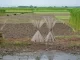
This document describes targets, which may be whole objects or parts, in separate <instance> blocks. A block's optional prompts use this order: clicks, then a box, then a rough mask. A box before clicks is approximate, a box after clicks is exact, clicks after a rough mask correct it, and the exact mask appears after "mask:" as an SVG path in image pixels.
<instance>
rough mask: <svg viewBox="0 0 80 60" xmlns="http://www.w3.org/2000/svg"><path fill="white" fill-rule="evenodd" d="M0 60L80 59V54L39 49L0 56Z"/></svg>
mask: <svg viewBox="0 0 80 60" xmlns="http://www.w3.org/2000/svg"><path fill="white" fill-rule="evenodd" d="M0 60H80V55H77V54H70V53H64V52H61V51H56V50H54V51H37V52H27V53H26V52H24V53H16V54H13V55H4V56H0Z"/></svg>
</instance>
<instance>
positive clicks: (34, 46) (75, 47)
mask: <svg viewBox="0 0 80 60" xmlns="http://www.w3.org/2000/svg"><path fill="white" fill-rule="evenodd" d="M14 41H15V40H13V39H12V40H9V41H8V43H6V44H3V45H2V46H0V54H13V53H20V52H34V51H40V50H44V51H51V50H60V51H64V52H68V53H74V54H80V43H79V42H80V38H77V37H73V38H56V39H55V41H54V43H49V42H48V43H47V45H46V44H44V43H33V42H31V41H30V40H27V41H26V39H23V41H22V40H17V39H16V42H15V44H14ZM6 42H7V41H6ZM20 42H21V43H20ZM22 42H23V43H22Z"/></svg>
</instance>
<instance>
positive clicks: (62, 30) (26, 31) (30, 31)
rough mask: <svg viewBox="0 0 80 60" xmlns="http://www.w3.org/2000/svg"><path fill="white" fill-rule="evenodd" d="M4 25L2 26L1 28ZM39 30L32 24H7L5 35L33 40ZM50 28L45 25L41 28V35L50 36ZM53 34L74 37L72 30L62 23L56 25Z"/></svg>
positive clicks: (4, 30)
mask: <svg viewBox="0 0 80 60" xmlns="http://www.w3.org/2000/svg"><path fill="white" fill-rule="evenodd" d="M1 26H2V24H0V27H1ZM36 31H37V29H36V28H35V27H34V26H33V24H31V23H20V24H6V26H5V27H4V28H3V31H2V32H3V35H4V37H5V38H25V37H27V38H31V37H32V36H33V35H34V34H35V32H36ZM48 31H49V30H48V28H47V26H46V24H44V25H43V26H42V27H41V28H40V32H41V34H42V35H43V36H44V37H45V36H46V35H47V34H48ZM53 32H54V35H55V36H61V35H72V34H73V31H72V29H71V28H70V27H69V26H67V25H65V24H62V23H56V25H55V26H54V28H53Z"/></svg>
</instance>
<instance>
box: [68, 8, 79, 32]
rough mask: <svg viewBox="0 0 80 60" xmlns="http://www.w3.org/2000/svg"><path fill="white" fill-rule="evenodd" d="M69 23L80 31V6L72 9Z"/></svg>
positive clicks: (75, 29)
mask: <svg viewBox="0 0 80 60" xmlns="http://www.w3.org/2000/svg"><path fill="white" fill-rule="evenodd" d="M69 11H70V15H71V17H70V20H69V25H70V26H71V27H72V28H73V30H74V31H80V8H75V9H71V10H69Z"/></svg>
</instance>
